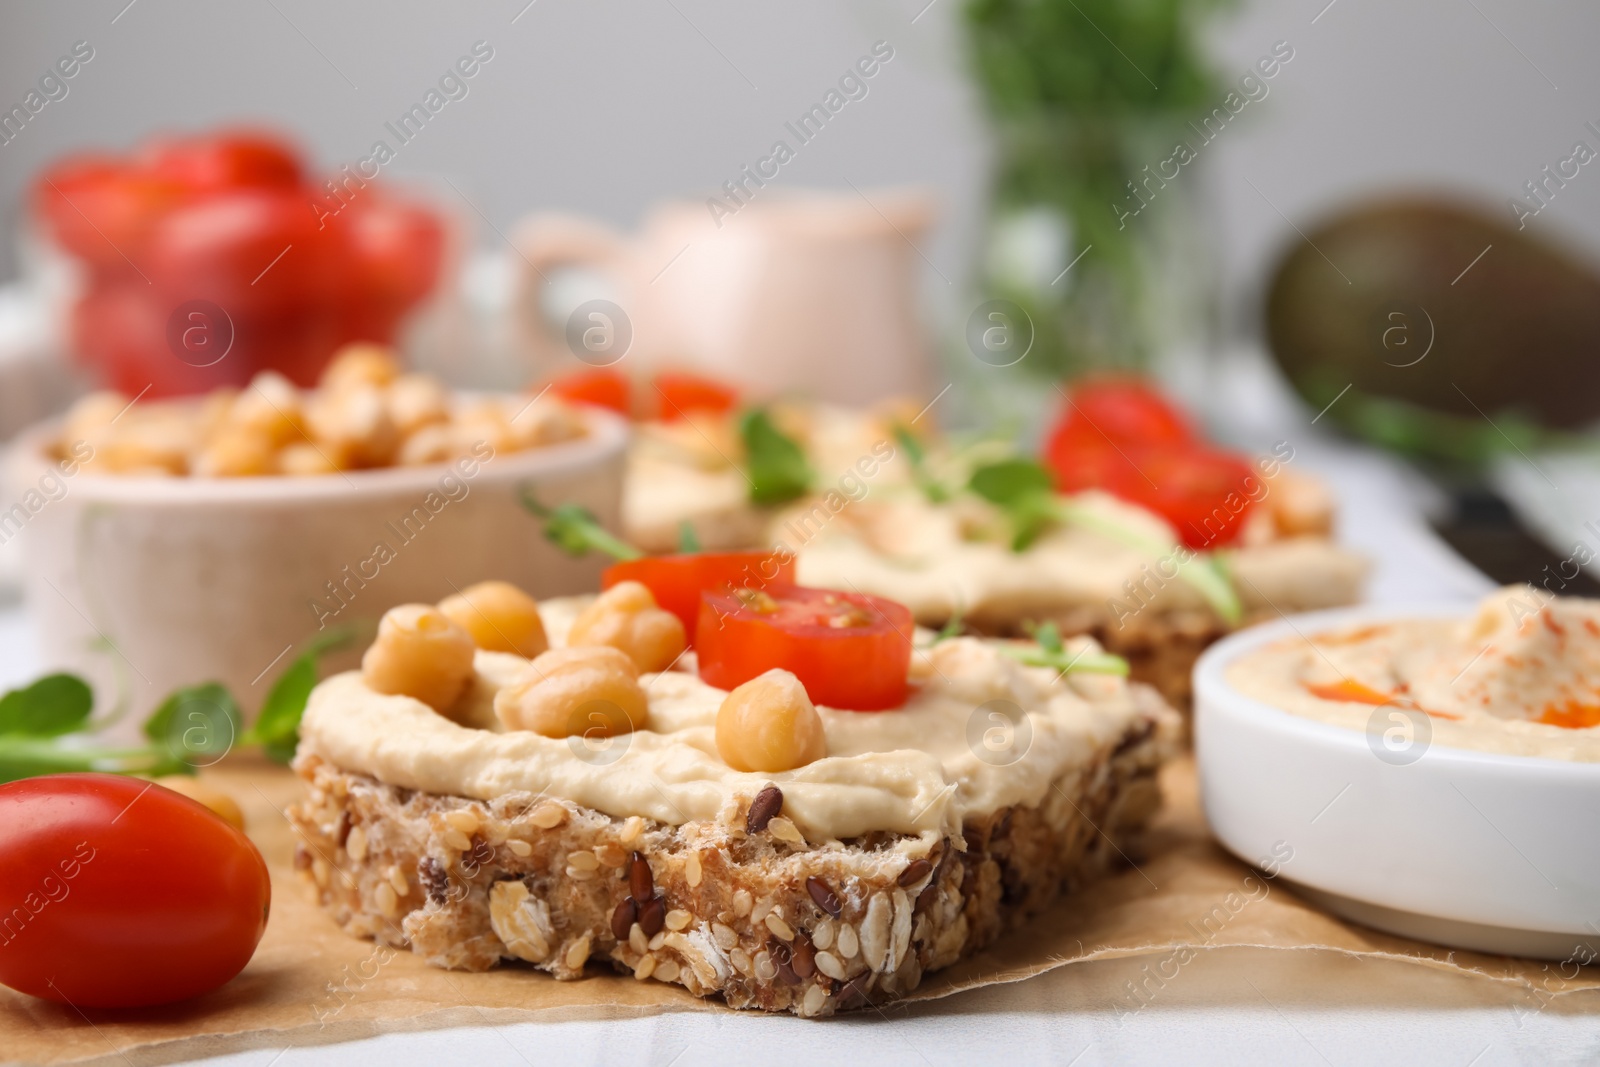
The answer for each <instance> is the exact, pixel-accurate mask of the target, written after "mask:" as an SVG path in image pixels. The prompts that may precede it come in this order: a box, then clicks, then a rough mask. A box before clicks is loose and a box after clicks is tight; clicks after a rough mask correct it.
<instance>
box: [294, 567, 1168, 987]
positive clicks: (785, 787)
mask: <svg viewBox="0 0 1600 1067" xmlns="http://www.w3.org/2000/svg"><path fill="white" fill-rule="evenodd" d="M770 558H771V557H770V555H769V554H768V553H747V554H739V553H720V554H702V555H679V556H673V557H666V558H657V559H642V560H637V561H634V562H633V563H631V564H628V565H624V566H623V567H622V568H620V569H618V568H613V570H612V571H611V572H608V574H607V579H606V584H607V588H606V590H605V591H604V592H603V593H602V594H600V595H599V596H590V597H580V598H569V599H563V600H548V601H545V602H544V603H539V604H536V603H534V602H533V601H532V600H531V599H530V598H529V597H527V596H526V595H525V594H524V593H522V592H521V591H519V590H517V589H515V588H512V587H510V586H507V585H505V584H504V583H486V584H484V585H482V586H475V587H473V588H470V589H467V590H465V591H464V592H462V593H461V594H459V595H457V596H454V597H451V598H449V599H448V600H446V601H444V602H441V603H440V604H438V605H425V604H413V605H406V606H402V607H398V608H395V609H393V610H391V611H390V612H389V613H388V614H387V615H385V617H384V619H383V622H382V624H381V626H380V627H379V631H378V635H377V638H376V640H375V642H374V643H373V645H372V647H371V648H369V649H368V650H367V652H366V654H365V656H364V658H363V661H362V668H361V670H359V671H352V672H349V673H346V674H341V675H337V676H334V677H332V678H329V679H328V680H326V681H324V682H323V683H321V684H320V685H319V686H318V687H317V688H316V690H315V691H314V692H313V694H312V695H311V698H310V701H309V704H308V707H307V709H306V712H305V716H304V720H303V722H302V728H301V741H300V746H299V751H298V754H297V757H296V760H295V768H296V770H297V771H298V772H299V774H300V775H301V776H302V777H303V778H304V779H305V781H306V783H307V786H308V793H307V796H306V798H305V799H304V800H303V801H302V802H301V803H299V804H298V805H296V806H295V807H294V808H293V809H292V811H291V820H292V822H293V823H294V826H295V828H296V830H297V831H298V834H299V837H300V843H299V846H298V851H297V855H296V864H297V867H298V868H299V869H300V870H301V871H302V872H303V876H304V878H305V879H306V880H307V882H308V883H309V884H310V885H311V886H312V887H313V889H314V891H315V893H316V894H317V896H318V899H319V900H320V902H321V904H322V906H323V907H324V908H325V909H326V910H327V912H328V913H329V914H330V915H331V916H332V918H333V919H334V921H336V922H337V923H338V924H339V925H340V926H342V927H343V928H344V929H345V930H346V931H348V932H349V933H351V934H353V935H355V936H358V937H370V938H373V939H375V940H377V941H379V942H381V943H383V944H386V945H393V946H401V947H409V948H410V949H411V950H412V951H413V952H415V953H416V954H417V955H419V956H421V957H422V958H423V959H425V960H426V961H427V962H428V963H430V964H433V965H435V966H439V967H446V968H457V969H466V970H485V969H488V968H491V967H495V966H498V965H501V964H509V963H517V962H519V961H520V962H521V963H522V964H524V965H531V966H532V967H534V968H536V969H538V970H541V971H545V972H547V973H549V974H551V975H553V976H555V977H556V978H560V979H574V978H579V977H581V976H582V975H583V974H584V973H585V972H586V969H587V968H590V967H604V968H609V969H611V970H615V971H621V972H624V973H627V974H631V975H632V976H633V977H635V978H637V979H639V980H641V981H656V982H665V983H669V984H673V985H678V986H682V987H683V988H684V989H686V990H688V991H689V992H690V993H692V994H695V995H697V996H702V997H711V996H716V997H720V998H722V999H723V1000H724V1001H725V1002H726V1003H727V1004H729V1005H730V1006H733V1007H739V1008H760V1009H764V1010H768V1011H786V1012H792V1013H795V1014H799V1015H802V1016H807V1017H815V1016H824V1015H829V1014H832V1013H834V1012H836V1011H840V1010H846V1009H851V1008H858V1007H862V1006H866V1005H869V1004H879V1003H882V1002H883V1001H885V1000H888V999H892V998H894V997H897V996H901V995H903V994H905V993H907V992H909V991H910V990H912V989H914V988H916V986H917V985H918V983H919V982H920V981H921V980H922V977H923V976H924V975H925V974H927V973H929V972H931V971H935V970H938V969H939V968H942V967H947V966H949V965H950V964H952V963H954V962H955V961H957V960H959V959H961V958H963V957H966V956H969V955H971V954H972V953H974V952H976V951H977V950H979V949H981V948H982V947H983V946H985V945H987V944H989V943H990V942H991V941H993V940H994V939H995V938H996V937H998V936H999V935H1000V934H1001V933H1002V932H1004V931H1006V930H1008V929H1011V928H1014V927H1016V926H1017V925H1019V924H1021V923H1023V922H1025V921H1026V919H1027V918H1028V916H1030V915H1032V914H1034V913H1037V912H1038V911H1040V910H1041V909H1043V908H1045V907H1046V906H1048V905H1050V904H1051V903H1053V902H1054V901H1055V900H1056V899H1057V898H1058V896H1059V895H1060V894H1061V893H1062V892H1063V891H1064V890H1069V889H1070V888H1072V887H1073V886H1075V885H1077V884H1079V883H1081V882H1082V881H1083V880H1085V879H1088V878H1091V877H1093V876H1094V875H1095V874H1096V873H1097V872H1099V871H1101V870H1103V869H1104V868H1106V867H1107V866H1109V865H1112V864H1114V863H1116V862H1118V861H1120V860H1121V857H1122V855H1123V851H1124V850H1125V849H1126V848H1128V847H1130V845H1129V842H1130V839H1131V838H1132V837H1133V836H1134V835H1136V834H1137V833H1138V831H1139V829H1140V828H1141V827H1142V826H1143V825H1144V823H1145V822H1146V821H1147V819H1148V817H1149V816H1150V815H1151V813H1152V812H1153V811H1154V810H1155V808H1156V807H1157V805H1158V803H1159V793H1158V790H1157V786H1156V779H1155V776H1156V772H1157V770H1158V768H1159V767H1160V765H1161V763H1162V761H1163V760H1164V759H1165V758H1166V757H1167V756H1168V755H1169V754H1171V753H1172V752H1173V751H1174V750H1175V747H1176V739H1177V736H1178V733H1179V728H1180V720H1179V718H1178V716H1177V715H1176V713H1175V712H1173V711H1172V709H1171V708H1170V707H1169V706H1168V705H1167V704H1166V702H1165V701H1164V700H1162V698H1161V697H1160V695H1159V694H1158V693H1156V691H1155V690H1153V689H1151V688H1149V687H1147V686H1144V685H1141V684H1139V683H1137V682H1130V681H1129V680H1128V678H1127V676H1126V670H1127V668H1126V664H1125V663H1123V662H1122V661H1121V660H1119V659H1117V658H1116V657H1114V656H1110V655H1107V654H1106V653H1105V652H1104V651H1103V650H1101V649H1100V648H1099V647H1098V646H1096V645H1095V644H1094V642H1093V641H1092V640H1091V639H1088V638H1061V637H1059V635H1053V634H1045V635H1041V640H1039V641H1003V640H997V639H990V638H977V637H965V636H955V637H950V636H941V635H936V634H932V633H929V632H927V631H919V630H916V629H915V627H914V624H913V621H912V618H911V613H910V611H909V610H908V609H906V608H905V607H904V606H903V605H899V604H896V603H894V602H892V601H889V600H886V599H883V598H880V597H875V596H871V595H868V594H863V593H857V592H854V591H850V590H828V589H814V588H807V587H803V586H798V585H795V584H793V565H792V563H790V564H784V565H782V566H781V568H780V569H779V571H777V572H775V573H774V574H773V577H772V578H771V579H770V580H768V581H765V582H763V583H761V584H760V586H759V587H756V586H754V585H750V584H741V578H740V576H741V575H742V574H743V573H744V568H745V567H748V566H759V565H760V563H761V561H763V560H767V559H770ZM690 604H693V605H694V606H693V609H692V610H691V609H690V608H689V605H690Z"/></svg>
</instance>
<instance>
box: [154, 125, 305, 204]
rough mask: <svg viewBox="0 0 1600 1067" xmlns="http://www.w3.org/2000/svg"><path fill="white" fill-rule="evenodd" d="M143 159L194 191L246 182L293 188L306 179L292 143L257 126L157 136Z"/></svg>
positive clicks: (158, 173) (162, 174)
mask: <svg viewBox="0 0 1600 1067" xmlns="http://www.w3.org/2000/svg"><path fill="white" fill-rule="evenodd" d="M139 160H140V162H142V163H143V164H144V165H145V166H146V167H147V168H148V170H149V171H150V173H151V174H153V175H155V176H157V177H160V178H164V179H167V180H169V181H171V182H173V183H175V184H176V185H178V186H180V187H181V188H182V189H183V190H184V191H185V192H187V193H191V194H195V193H211V192H216V191H217V190H220V189H236V188H243V187H246V186H269V187H276V188H280V189H294V188H296V187H298V186H299V185H300V184H301V174H300V161H299V160H298V159H297V158H295V152H294V148H293V146H291V145H289V144H288V143H286V142H285V141H283V140H282V139H280V138H278V137H275V136H274V135H272V134H270V133H264V132H261V131H257V130H222V131H219V132H216V133H211V134H206V135H203V136H199V137H175V138H170V139H165V140H158V141H156V142H154V143H153V144H151V145H150V146H148V147H147V148H146V149H145V150H144V151H143V152H141V153H140V155H139Z"/></svg>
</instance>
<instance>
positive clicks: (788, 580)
mask: <svg viewBox="0 0 1600 1067" xmlns="http://www.w3.org/2000/svg"><path fill="white" fill-rule="evenodd" d="M618 582H639V583H641V584H643V585H644V586H645V588H647V589H649V590H650V593H651V595H653V596H654V597H655V598H656V603H657V604H658V605H660V606H661V607H662V608H664V609H666V610H667V611H670V612H672V613H673V614H674V615H676V616H677V617H678V618H679V619H680V620H682V622H683V628H684V630H685V631H687V633H688V635H689V644H690V645H693V644H694V635H695V630H696V628H697V627H698V626H699V623H700V594H701V593H705V592H713V593H727V594H732V593H734V592H736V591H738V590H740V589H766V590H778V589H786V588H788V587H789V586H792V585H794V556H793V555H780V554H779V553H778V552H777V551H776V550H772V549H768V550H766V551H760V552H755V551H751V552H695V553H685V554H682V555H676V556H647V557H645V558H644V559H630V560H624V561H623V562H621V563H613V564H612V565H611V566H609V567H607V568H606V571H605V573H604V574H603V575H601V577H600V587H601V588H602V589H610V588H611V587H612V586H614V585H616V584H617V583H618Z"/></svg>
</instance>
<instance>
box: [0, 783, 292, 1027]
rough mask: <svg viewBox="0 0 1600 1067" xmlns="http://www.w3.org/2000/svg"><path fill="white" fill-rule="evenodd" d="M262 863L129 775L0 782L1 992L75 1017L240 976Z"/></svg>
mask: <svg viewBox="0 0 1600 1067" xmlns="http://www.w3.org/2000/svg"><path fill="white" fill-rule="evenodd" d="M271 901H272V889H271V884H270V882H269V881H268V878H267V865H266V863H265V862H264V861H263V860H262V858H261V853H260V852H258V851H256V847H255V846H254V845H252V844H251V843H250V839H249V838H247V837H245V836H244V835H243V834H241V833H240V832H239V831H238V830H235V829H234V828H233V827H231V826H229V825H228V824H227V823H226V822H224V821H223V820H222V819H221V818H219V817H218V816H217V815H215V814H213V813H212V812H211V811H210V810H208V809H206V808H204V807H202V806H201V805H199V804H197V803H195V802H194V801H192V800H190V799H189V798H188V797H184V796H179V795H178V794H177V793H174V792H173V791H172V790H170V789H164V788H162V787H161V786H158V785H155V784H154V783H151V782H146V781H143V780H141V779H137V778H125V777H122V776H119V775H112V774H56V775H47V776H45V777H42V778H25V779H23V780H21V781H16V782H10V783H8V784H6V785H3V786H0V982H3V983H4V984H5V985H8V986H10V987H11V988H12V989H16V990H19V991H21V992H23V993H28V994H31V995H33V996H36V997H43V998H45V999H47V1000H55V1001H61V1002H65V1003H70V1004H73V1005H75V1006H77V1007H79V1008H87V1007H95V1008H135V1007H143V1006H146V1005H151V1004H167V1003H171V1002H173V1001H178V1000H185V999H187V998H189V997H193V996H197V995H199V994H201V993H204V992H207V991H208V990H212V989H215V988H217V987H218V986H220V985H222V984H223V983H225V982H227V981H228V980H229V979H231V978H232V977H233V976H234V975H236V974H238V973H239V972H240V971H241V970H243V969H244V965H245V964H246V963H248V962H249V961H250V957H251V955H252V954H253V953H254V952H255V949H256V944H257V943H258V942H259V941H260V940H261V934H262V932H263V931H265V929H266V925H267V911H268V909H269V907H270V905H271Z"/></svg>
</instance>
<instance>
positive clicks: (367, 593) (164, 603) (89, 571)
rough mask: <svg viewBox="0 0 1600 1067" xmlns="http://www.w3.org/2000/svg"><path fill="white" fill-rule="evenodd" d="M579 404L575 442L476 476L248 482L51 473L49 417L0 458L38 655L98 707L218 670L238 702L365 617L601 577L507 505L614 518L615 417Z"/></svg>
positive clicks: (571, 587) (503, 461)
mask: <svg viewBox="0 0 1600 1067" xmlns="http://www.w3.org/2000/svg"><path fill="white" fill-rule="evenodd" d="M583 417H584V419H585V420H586V421H587V423H588V428H589V433H588V434H587V436H585V437H583V438H578V439H575V440H572V441H567V442H563V443H560V444H555V445H550V446H547V447H542V448H536V449H530V450H527V451H521V452H502V453H498V454H495V455H493V456H492V457H491V458H490V459H488V460H487V461H485V462H482V463H481V464H478V465H476V468H475V469H473V467H472V465H471V464H468V465H467V466H465V467H462V466H458V465H456V464H438V465H432V466H426V467H394V468H386V469H380V470H368V471H351V472H349V473H348V474H343V475H338V474H330V475H319V476H316V477H263V478H152V477H120V476H117V475H96V474H90V473H88V472H87V471H79V472H77V473H75V474H73V475H71V476H70V477H59V476H54V477H53V474H54V472H55V467H54V464H53V463H52V461H51V459H50V458H49V457H48V456H47V455H46V453H45V451H44V448H45V446H46V444H47V443H48V442H50V441H51V440H53V439H54V437H55V434H56V432H57V426H56V424H55V423H47V424H43V425H40V426H36V427H34V428H33V429H31V430H29V431H27V432H25V433H24V434H22V435H21V436H20V437H19V438H18V440H17V442H16V444H15V445H14V447H13V448H12V450H11V453H10V455H9V456H8V457H7V463H6V469H5V475H6V478H5V482H6V487H5V495H4V496H0V538H8V537H11V536H13V535H14V534H15V531H16V528H17V526H18V525H20V526H21V532H20V538H21V541H22V550H23V558H24V563H25V568H26V573H25V576H24V584H25V588H26V590H27V596H28V601H29V606H30V610H31V613H32V617H33V619H34V621H35V623H36V625H37V626H38V629H39V638H40V646H41V649H42V651H43V654H44V658H45V661H46V662H45V666H46V667H47V668H49V669H64V670H70V671H74V672H76V673H79V674H82V675H84V676H85V677H87V678H88V679H89V680H90V681H91V682H92V683H93V684H94V686H95V690H96V693H97V694H99V695H100V703H101V704H102V706H104V705H106V704H109V697H110V695H111V694H113V693H118V692H121V693H124V694H127V695H129V696H130V697H131V700H132V708H133V710H134V711H136V712H142V711H145V710H148V709H150V708H152V707H154V706H155V705H156V704H158V703H159V702H160V701H161V700H162V699H164V698H165V696H166V695H167V694H168V693H169V692H171V691H172V690H173V689H175V688H178V687H180V686H184V685H192V684H196V683H199V682H205V681H212V680H215V681H220V682H223V683H224V684H226V685H227V686H228V687H229V688H230V689H231V690H232V691H233V692H234V694H235V695H236V696H237V697H238V699H239V702H240V704H241V705H243V707H244V708H245V710H246V711H251V710H253V709H254V708H256V707H257V706H259V704H260V701H261V698H262V697H263V696H264V695H265V692H266V690H267V688H268V687H269V686H270V685H271V683H272V680H273V678H274V677H275V676H276V673H277V672H278V671H280V670H282V669H283V667H284V666H285V665H286V664H287V662H288V658H287V656H286V655H285V653H286V652H287V650H288V649H290V648H292V647H297V646H299V645H300V644H301V643H302V642H304V641H306V640H307V639H308V638H310V637H311V636H312V635H314V634H316V633H317V632H318V631H319V630H320V629H322V628H323V627H324V626H330V625H334V624H340V623H347V622H355V623H358V624H361V623H366V624H369V625H370V624H371V623H372V622H374V621H375V620H376V619H377V618H378V617H379V616H380V615H381V614H382V613H383V612H384V611H385V610H387V609H388V608H390V607H393V606H394V605H396V604H403V603H407V602H413V601H425V602H432V601H437V600H439V599H441V598H443V597H445V596H448V595H450V593H451V592H452V591H453V590H455V589H458V588H464V587H466V586H467V585H470V584H471V583H473V582H478V581H482V580H484V579H487V578H501V579H505V580H506V581H510V582H513V583H515V584H516V585H519V586H521V587H522V588H524V589H526V590H528V591H529V592H530V593H532V594H533V595H534V596H536V597H545V596H553V595H559V594H566V593H576V592H583V591H588V590H592V589H595V588H597V587H598V575H599V571H600V569H601V568H602V567H603V566H604V564H605V562H606V561H605V560H604V559H603V558H600V557H599V556H598V555H594V554H591V555H590V556H588V557H584V558H582V559H574V558H572V557H570V556H568V555H566V554H565V553H563V552H562V551H561V550H560V549H558V548H556V547H555V546H554V545H552V544H550V543H549V542H548V541H547V540H546V539H545V538H544V536H543V534H542V532H541V527H540V523H539V520H538V519H536V518H535V517H534V516H532V515H530V514H529V513H528V512H527V511H526V510H525V509H524V508H523V507H522V506H521V504H520V503H519V499H518V493H519V487H520V486H523V485H529V486H531V487H532V488H533V490H534V492H535V493H536V495H537V496H538V497H539V498H540V499H541V500H542V501H544V502H546V503H550V504H555V503H565V502H569V501H570V502H573V503H577V504H581V505H583V506H584V507H586V508H588V509H589V510H590V511H592V512H594V513H595V514H596V515H597V516H598V517H599V518H600V520H601V521H602V522H603V523H605V524H606V525H607V526H608V527H611V528H613V529H614V528H616V524H617V522H618V521H619V514H620V510H621V495H622V474H623V461H624V455H625V451H626V448H627V443H628V438H629V429H628V426H627V424H626V422H625V421H624V420H622V419H620V418H618V417H615V416H613V415H611V414H609V413H607V412H603V411H598V410H594V409H587V408H586V409H584V411H583ZM458 463H459V461H458ZM14 505H20V506H21V507H22V510H23V512H24V513H26V514H25V515H22V516H19V515H18V513H17V512H15V511H14V510H13V509H14ZM19 517H20V518H21V520H22V521H20V522H19ZM380 544H382V545H385V546H387V547H388V549H389V550H390V551H389V553H387V554H385V553H382V552H379V551H378V546H379V545H380ZM347 568H348V569H347ZM319 605H320V607H319ZM355 654H356V653H355V652H350V653H346V654H345V655H344V656H343V657H342V662H343V663H346V664H349V663H353V662H354V658H353V657H354V655H355Z"/></svg>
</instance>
